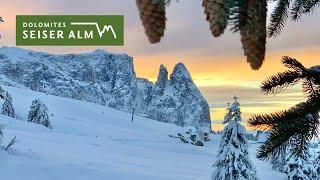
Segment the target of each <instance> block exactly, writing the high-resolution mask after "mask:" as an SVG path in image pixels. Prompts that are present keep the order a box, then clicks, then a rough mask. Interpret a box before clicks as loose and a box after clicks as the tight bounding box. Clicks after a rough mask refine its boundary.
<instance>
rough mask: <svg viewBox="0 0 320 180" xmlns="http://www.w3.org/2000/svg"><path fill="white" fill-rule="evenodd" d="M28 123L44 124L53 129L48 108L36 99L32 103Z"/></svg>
mask: <svg viewBox="0 0 320 180" xmlns="http://www.w3.org/2000/svg"><path fill="white" fill-rule="evenodd" d="M28 122H33V123H36V124H42V125H44V126H45V127H47V128H50V129H52V126H51V123H50V120H49V115H48V108H47V106H46V105H45V104H43V103H42V102H41V100H40V99H35V100H33V101H32V105H31V107H30V111H29V115H28Z"/></svg>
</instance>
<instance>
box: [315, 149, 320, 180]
mask: <svg viewBox="0 0 320 180" xmlns="http://www.w3.org/2000/svg"><path fill="white" fill-rule="evenodd" d="M314 167H315V169H316V172H317V176H318V178H319V179H320V151H319V152H318V153H317V155H316V157H315V160H314Z"/></svg>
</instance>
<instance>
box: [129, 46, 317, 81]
mask: <svg viewBox="0 0 320 180" xmlns="http://www.w3.org/2000/svg"><path fill="white" fill-rule="evenodd" d="M319 52H320V46H315V47H308V48H301V49H289V50H285V51H281V52H274V53H272V54H271V52H269V54H267V56H266V60H265V62H264V64H263V66H262V68H261V69H260V70H259V71H253V70H251V69H250V67H249V64H248V63H246V62H245V57H244V56H240V57H229V58H225V57H221V58H220V59H219V61H217V60H215V59H211V58H210V57H203V58H199V59H196V60H195V59H183V61H182V62H183V63H185V64H186V66H187V68H188V70H189V71H190V73H191V75H192V77H193V80H194V82H195V83H196V84H197V85H198V86H218V85H241V86H249V87H259V85H260V82H261V81H262V80H264V79H265V78H266V77H268V76H270V75H274V74H276V73H277V72H280V71H283V70H284V69H285V68H284V67H283V65H282V64H281V58H282V56H284V55H288V56H290V57H293V58H296V59H298V60H300V61H301V62H302V63H303V64H304V65H305V66H312V65H315V64H317V62H318V58H319ZM178 57H179V56H178V55H176V54H172V55H170V54H164V55H161V54H156V55H150V56H136V57H134V59H135V70H136V73H137V75H138V76H139V77H145V78H148V79H150V80H151V81H153V82H154V81H155V80H156V78H157V75H158V70H159V66H160V64H164V65H165V66H166V67H167V68H168V71H169V74H170V73H171V71H172V69H173V67H174V65H175V64H176V63H178V62H179V58H178ZM146 67H147V68H146Z"/></svg>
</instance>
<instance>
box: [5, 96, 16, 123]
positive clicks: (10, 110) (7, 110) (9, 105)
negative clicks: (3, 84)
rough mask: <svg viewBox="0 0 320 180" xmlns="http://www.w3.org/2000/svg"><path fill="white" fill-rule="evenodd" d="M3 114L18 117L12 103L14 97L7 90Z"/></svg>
mask: <svg viewBox="0 0 320 180" xmlns="http://www.w3.org/2000/svg"><path fill="white" fill-rule="evenodd" d="M1 114H3V115H6V116H10V117H13V118H16V114H15V112H14V108H13V105H12V98H11V95H10V94H9V93H8V92H6V94H5V97H4V103H3V104H2V111H1Z"/></svg>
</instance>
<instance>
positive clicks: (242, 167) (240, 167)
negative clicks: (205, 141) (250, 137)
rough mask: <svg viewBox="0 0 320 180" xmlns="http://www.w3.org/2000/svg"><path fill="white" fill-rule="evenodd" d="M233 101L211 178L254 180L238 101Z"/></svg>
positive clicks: (253, 169)
mask: <svg viewBox="0 0 320 180" xmlns="http://www.w3.org/2000/svg"><path fill="white" fill-rule="evenodd" d="M237 99H238V98H237V97H234V102H233V103H232V105H231V106H229V107H228V109H227V110H228V113H227V115H226V116H225V117H226V118H225V119H224V123H228V124H227V126H226V127H225V128H224V130H223V132H222V137H221V142H220V146H219V152H218V159H217V161H216V162H215V163H214V165H213V166H214V167H215V170H214V172H213V173H212V180H256V179H258V178H257V175H256V170H255V168H254V167H253V165H252V162H251V160H250V158H249V154H248V143H247V139H246V130H245V128H244V127H243V126H242V125H241V124H240V121H241V111H240V103H239V102H238V101H237Z"/></svg>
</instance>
